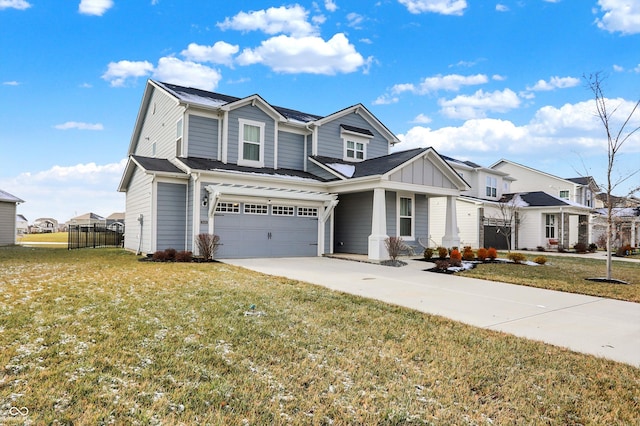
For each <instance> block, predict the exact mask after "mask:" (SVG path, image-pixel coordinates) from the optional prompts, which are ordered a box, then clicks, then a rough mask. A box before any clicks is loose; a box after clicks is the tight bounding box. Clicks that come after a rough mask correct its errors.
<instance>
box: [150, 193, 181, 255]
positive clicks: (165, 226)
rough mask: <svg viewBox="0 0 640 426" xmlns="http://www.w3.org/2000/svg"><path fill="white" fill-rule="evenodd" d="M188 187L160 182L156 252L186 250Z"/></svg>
mask: <svg viewBox="0 0 640 426" xmlns="http://www.w3.org/2000/svg"><path fill="white" fill-rule="evenodd" d="M186 203H187V185H184V184H180V183H166V182H158V195H157V206H158V207H157V215H158V217H157V222H156V232H157V234H156V235H157V241H156V250H165V249H168V248H173V249H176V250H186V244H185V240H186V232H187V218H186V213H187V212H186V208H187V206H186Z"/></svg>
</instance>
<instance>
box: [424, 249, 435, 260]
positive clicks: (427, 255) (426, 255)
mask: <svg viewBox="0 0 640 426" xmlns="http://www.w3.org/2000/svg"><path fill="white" fill-rule="evenodd" d="M422 254H423V255H424V258H425V259H427V260H430V259H431V258H432V257H433V249H432V248H426V249H424V253H422Z"/></svg>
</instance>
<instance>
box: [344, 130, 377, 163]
mask: <svg viewBox="0 0 640 426" xmlns="http://www.w3.org/2000/svg"><path fill="white" fill-rule="evenodd" d="M340 136H341V137H342V141H343V143H344V147H343V152H342V159H343V160H345V161H364V160H366V159H367V145H369V141H370V140H371V139H372V138H373V133H372V132H371V130H369V129H363V128H360V127H353V126H349V125H346V124H341V125H340Z"/></svg>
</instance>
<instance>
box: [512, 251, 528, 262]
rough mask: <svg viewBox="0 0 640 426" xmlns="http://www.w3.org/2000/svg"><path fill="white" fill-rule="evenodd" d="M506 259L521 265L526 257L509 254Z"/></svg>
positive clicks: (518, 254) (519, 254)
mask: <svg viewBox="0 0 640 426" xmlns="http://www.w3.org/2000/svg"><path fill="white" fill-rule="evenodd" d="M507 258H508V259H509V260H511V261H512V262H513V263H522V262H524V261H525V260H527V257H526V256H525V255H524V254H522V253H509V254H508V255H507Z"/></svg>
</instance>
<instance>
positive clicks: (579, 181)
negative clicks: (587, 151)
mask: <svg viewBox="0 0 640 426" xmlns="http://www.w3.org/2000/svg"><path fill="white" fill-rule="evenodd" d="M500 163H508V164H513V165H514V166H517V167H521V168H523V169H526V170H530V171H532V172H535V173H539V174H541V175H545V176H548V177H551V178H554V179H558V180H564V181H566V182H571V183H573V184H576V185H584V186H590V185H591V184H593V185H595V186H597V185H596V184H595V180H594V179H593V177H591V176H586V177H577V178H562V177H560V176H556V175H552V174H551V173H547V172H543V171H542V170H538V169H534V168H533V167H529V166H525V165H524V164H520V163H516V162H515V161H511V160H506V159H504V158H502V159H500V160H498V161H496V162H495V163H493V164H492V165H491V166H489V168H491V169H495V168H496V167H497V166H498V165H499V164H500Z"/></svg>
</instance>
